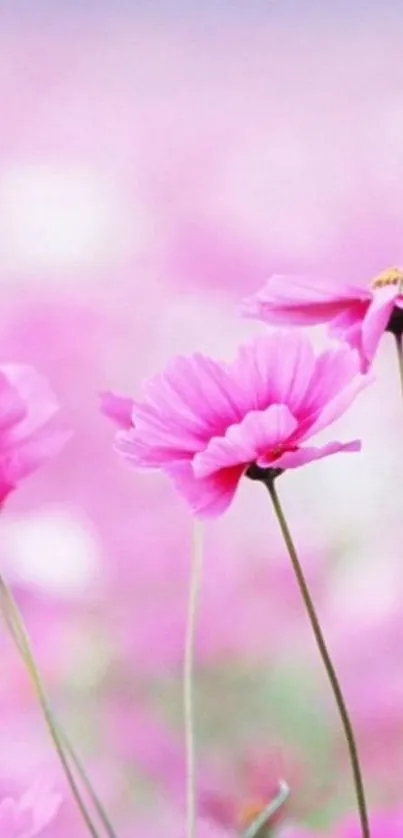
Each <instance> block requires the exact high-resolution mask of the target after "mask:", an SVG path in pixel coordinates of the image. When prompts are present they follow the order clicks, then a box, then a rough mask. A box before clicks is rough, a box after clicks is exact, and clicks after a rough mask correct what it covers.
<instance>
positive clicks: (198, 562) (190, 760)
mask: <svg viewBox="0 0 403 838" xmlns="http://www.w3.org/2000/svg"><path fill="white" fill-rule="evenodd" d="M202 560H203V542H202V530H201V527H200V524H198V523H197V522H195V524H194V529H193V550H192V565H191V571H190V587H189V599H188V613H187V622H186V640H185V659H184V670H183V709H184V719H185V739H186V812H187V838H195V833H196V768H195V742H194V713H193V671H194V646H195V635H196V616H197V599H198V592H199V586H200V576H201V568H202Z"/></svg>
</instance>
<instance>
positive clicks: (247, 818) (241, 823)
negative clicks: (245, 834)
mask: <svg viewBox="0 0 403 838" xmlns="http://www.w3.org/2000/svg"><path fill="white" fill-rule="evenodd" d="M265 805H266V804H265V802H264V800H250V801H249V802H248V803H244V804H243V805H242V806H240V807H239V809H238V817H237V821H238V824H237V825H238V828H239V829H240V830H244V829H246V828H247V827H248V826H250V824H251V823H253V821H254V820H256V818H257V817H259V815H260V813H261V812H262V811H263V809H264V807H265Z"/></svg>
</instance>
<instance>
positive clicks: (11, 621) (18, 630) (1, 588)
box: [0, 576, 99, 838]
mask: <svg viewBox="0 0 403 838" xmlns="http://www.w3.org/2000/svg"><path fill="white" fill-rule="evenodd" d="M0 596H1V599H2V601H3V615H4V619H5V622H6V624H7V626H8V628H9V630H10V633H11V635H12V637H13V639H14V641H15V643H16V645H17V648H18V649H19V652H20V654H21V656H22V657H23V660H24V662H25V664H26V666H27V669H28V672H29V675H30V678H31V682H32V685H33V687H34V689H35V692H36V695H37V698H38V701H39V704H40V707H41V710H42V712H43V716H44V719H45V722H46V725H47V728H48V730H49V734H50V736H51V739H52V741H53V744H54V746H55V749H56V752H57V754H58V757H59V760H60V762H61V765H62V768H63V770H64V773H65V775H66V779H67V781H68V784H69V786H70V789H71V792H72V795H73V797H74V799H75V801H76V803H77V806H78V808H79V810H80V813H81V815H82V818H83V820H84V822H85V824H86V826H87V829H88V832H89V833H90V835H91V836H92V838H99V833H98V831H97V829H96V827H95V826H94V824H93V822H92V820H91V817H90V815H89V813H88V811H87V808H86V806H85V804H84V802H83V800H82V798H81V795H80V792H79V789H78V786H77V784H76V781H75V779H74V776H73V773H72V771H71V769H70V766H69V764H68V761H67V759H66V756H65V753H64V750H63V747H62V745H61V742H60V737H59V734H58V731H57V727H56V725H55V722H54V719H53V715H52V712H51V710H50V707H49V704H48V700H47V697H46V693H45V690H44V687H43V684H42V680H41V677H40V674H39V671H38V668H37V666H36V663H35V658H34V655H33V652H32V649H31V645H30V641H29V638H28V634H27V632H26V629H25V626H24V623H23V621H22V617H21V616H20V612H19V609H18V606H17V604H16V602H15V601H14V598H13V596H12V594H11V591H10V590H9V588H8V586H7V584H6V582H5V581H4V579H3V578H2V577H1V576H0Z"/></svg>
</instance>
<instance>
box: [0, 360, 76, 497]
mask: <svg viewBox="0 0 403 838" xmlns="http://www.w3.org/2000/svg"><path fill="white" fill-rule="evenodd" d="M58 410H59V405H58V402H57V400H56V398H55V396H54V394H53V392H52V390H51V389H50V387H49V384H48V383H47V381H46V380H45V379H44V378H43V377H42V376H41V375H39V373H37V372H36V371H35V370H34V369H32V368H31V367H28V366H25V365H23V364H1V365H0V503H1V502H3V501H4V499H5V498H6V497H7V495H8V494H9V493H10V492H11V491H12V490H13V489H15V487H16V486H17V485H18V483H19V482H20V481H21V480H23V479H24V478H25V477H27V476H28V475H29V474H31V472H33V471H35V470H36V469H37V468H39V467H40V466H41V465H42V463H44V462H45V461H46V460H47V459H48V458H50V457H52V456H54V455H55V454H56V453H58V451H59V450H60V448H61V447H62V446H63V445H64V443H65V442H66V440H67V439H68V437H69V434H68V433H67V432H66V431H64V430H60V429H58V428H55V427H54V426H53V423H52V419H53V418H54V416H55V414H56V413H57V412H58Z"/></svg>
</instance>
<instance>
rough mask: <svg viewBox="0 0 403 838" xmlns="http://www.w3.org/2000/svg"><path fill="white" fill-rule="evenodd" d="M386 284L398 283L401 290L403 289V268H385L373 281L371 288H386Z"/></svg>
mask: <svg viewBox="0 0 403 838" xmlns="http://www.w3.org/2000/svg"><path fill="white" fill-rule="evenodd" d="M386 285H397V286H398V287H399V291H403V270H402V268H395V267H392V268H385V270H384V271H381V273H380V274H377V275H376V276H375V277H374V278H373V280H372V282H371V288H372V289H374V290H375V289H376V288H385V286H386Z"/></svg>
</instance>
